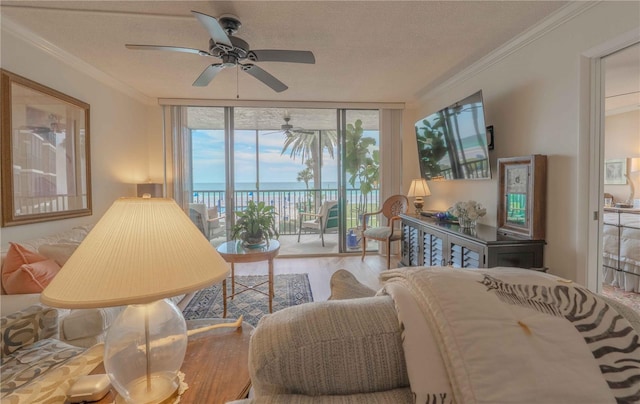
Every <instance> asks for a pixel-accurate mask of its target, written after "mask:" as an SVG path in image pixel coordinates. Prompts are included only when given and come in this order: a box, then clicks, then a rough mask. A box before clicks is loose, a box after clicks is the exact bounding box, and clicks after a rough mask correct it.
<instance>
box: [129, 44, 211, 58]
mask: <svg viewBox="0 0 640 404" xmlns="http://www.w3.org/2000/svg"><path fill="white" fill-rule="evenodd" d="M125 47H126V48H127V49H135V50H159V51H171V52H183V53H193V54H196V55H200V56H213V55H212V54H210V53H209V52H207V51H203V50H200V49H193V48H182V47H179V46H162V45H132V44H126V45H125Z"/></svg>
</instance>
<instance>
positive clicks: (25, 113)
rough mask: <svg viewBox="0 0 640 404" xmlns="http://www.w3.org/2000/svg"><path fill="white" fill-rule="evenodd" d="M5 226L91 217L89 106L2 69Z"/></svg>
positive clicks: (0, 119) (0, 128)
mask: <svg viewBox="0 0 640 404" xmlns="http://www.w3.org/2000/svg"><path fill="white" fill-rule="evenodd" d="M0 93H1V95H0V96H1V99H2V107H1V108H0V122H1V126H0V151H1V157H2V164H1V167H0V172H1V175H2V226H5V227H6V226H16V225H21V224H27V223H36V222H44V221H49V220H58V219H66V218H71V217H77V216H88V215H91V213H92V210H91V175H90V172H91V164H90V157H89V104H87V103H85V102H82V101H80V100H77V99H75V98H73V97H70V96H68V95H65V94H63V93H61V92H58V91H56V90H54V89H51V88H49V87H46V86H43V85H41V84H38V83H36V82H34V81H31V80H29V79H27V78H24V77H21V76H19V75H17V74H14V73H11V72H8V71H6V70H2V69H0Z"/></svg>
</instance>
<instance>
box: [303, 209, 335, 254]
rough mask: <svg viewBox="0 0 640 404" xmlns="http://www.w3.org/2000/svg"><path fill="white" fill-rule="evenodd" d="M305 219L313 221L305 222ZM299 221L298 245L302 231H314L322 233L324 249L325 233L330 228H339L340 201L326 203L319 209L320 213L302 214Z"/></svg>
mask: <svg viewBox="0 0 640 404" xmlns="http://www.w3.org/2000/svg"><path fill="white" fill-rule="evenodd" d="M305 217H307V218H311V219H308V220H304V219H305ZM298 221H299V222H300V226H299V230H298V243H299V242H300V234H301V233H302V229H312V230H317V231H318V232H319V233H320V238H321V239H322V246H323V247H324V233H325V232H326V231H327V229H329V228H337V227H338V201H324V202H323V203H322V205H321V206H320V209H318V213H311V212H300V214H299V216H298Z"/></svg>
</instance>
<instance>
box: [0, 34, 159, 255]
mask: <svg viewBox="0 0 640 404" xmlns="http://www.w3.org/2000/svg"><path fill="white" fill-rule="evenodd" d="M1 34H2V36H1V45H2V46H1V48H0V49H1V59H0V62H1V66H2V68H3V69H6V70H9V71H11V72H13V73H15V74H18V75H21V76H23V77H26V78H28V79H31V80H33V81H36V82H38V83H41V84H43V85H45V86H48V87H51V88H53V89H55V90H58V91H60V92H62V93H65V94H68V95H70V96H72V97H75V98H77V99H79V100H82V101H84V102H86V103H88V104H89V105H90V108H91V115H90V146H91V182H92V188H93V189H92V191H93V192H92V195H93V215H92V216H86V217H80V218H74V219H66V220H56V221H50V222H44V223H37V224H30V225H22V226H14V227H4V228H2V229H0V244H1V248H2V250H6V246H7V243H8V242H9V241H16V242H17V241H21V240H25V239H30V238H34V237H39V236H42V235H47V234H51V233H56V232H58V231H62V230H66V229H70V228H71V227H73V226H75V225H79V224H93V223H95V222H97V221H98V219H99V218H100V217H101V216H102V214H103V213H104V212H105V211H106V210H107V209H108V208H109V206H111V203H113V201H114V200H115V199H117V198H119V197H121V196H134V195H135V185H134V184H135V183H137V182H140V181H144V180H145V179H146V178H147V177H148V176H149V151H148V150H149V147H148V135H149V132H150V131H151V130H154V131H157V128H156V127H155V126H151V127H150V126H149V123H150V122H151V121H159V120H160V119H159V118H158V116H159V111H160V107H158V106H154V105H149V104H145V103H143V102H141V101H138V100H136V99H134V98H132V97H131V96H128V95H125V94H124V93H123V92H120V91H118V90H115V89H114V88H112V87H110V86H107V85H105V84H102V83H101V82H100V81H98V80H96V79H93V78H91V77H89V76H88V75H86V74H84V73H83V72H82V71H80V70H78V69H76V68H74V67H71V66H70V65H68V64H66V63H63V62H62V61H60V60H59V59H57V58H55V57H53V56H52V55H51V54H50V53H49V52H45V51H43V50H42V49H40V48H39V47H37V46H35V45H34V44H33V43H32V42H30V41H27V40H24V39H22V38H21V37H20V36H16V35H14V34H13V33H12V32H8V31H7V30H5V27H4V26H3V30H2V32H1ZM157 125H161V122H158V123H157Z"/></svg>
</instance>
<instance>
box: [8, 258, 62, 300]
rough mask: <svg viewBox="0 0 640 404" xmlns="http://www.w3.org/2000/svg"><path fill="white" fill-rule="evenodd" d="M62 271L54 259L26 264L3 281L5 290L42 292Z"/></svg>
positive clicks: (10, 292)
mask: <svg viewBox="0 0 640 404" xmlns="http://www.w3.org/2000/svg"><path fill="white" fill-rule="evenodd" d="M58 271H60V265H58V264H56V262H55V261H54V260H45V261H39V262H34V263H32V264H24V265H22V266H20V268H18V270H17V271H13V272H12V273H11V274H9V276H8V277H7V279H6V280H5V281H4V282H3V286H4V290H6V291H7V293H8V294H10V295H16V294H22V293H40V292H42V291H43V290H44V288H46V287H47V285H48V284H49V282H51V280H52V279H53V278H54V277H55V276H56V275H57V274H58Z"/></svg>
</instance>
